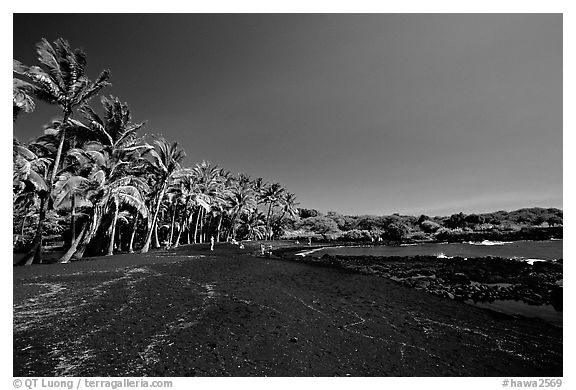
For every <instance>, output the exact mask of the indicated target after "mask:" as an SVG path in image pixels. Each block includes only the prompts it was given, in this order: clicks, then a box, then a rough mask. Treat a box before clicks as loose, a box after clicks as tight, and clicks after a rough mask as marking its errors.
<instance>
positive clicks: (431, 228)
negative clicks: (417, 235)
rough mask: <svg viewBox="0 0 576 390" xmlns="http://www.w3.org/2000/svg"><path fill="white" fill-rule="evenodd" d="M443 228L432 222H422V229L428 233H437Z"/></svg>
mask: <svg viewBox="0 0 576 390" xmlns="http://www.w3.org/2000/svg"><path fill="white" fill-rule="evenodd" d="M441 227H442V226H440V225H439V224H437V223H436V222H432V221H428V220H425V221H422V223H420V228H421V229H422V230H423V231H424V232H426V233H435V232H437V231H438V229H440V228H441Z"/></svg>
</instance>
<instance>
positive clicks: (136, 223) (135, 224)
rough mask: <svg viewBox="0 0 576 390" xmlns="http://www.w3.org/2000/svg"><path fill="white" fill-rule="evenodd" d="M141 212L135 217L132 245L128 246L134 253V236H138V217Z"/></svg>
mask: <svg viewBox="0 0 576 390" xmlns="http://www.w3.org/2000/svg"><path fill="white" fill-rule="evenodd" d="M139 216H140V213H139V212H137V213H136V217H135V218H134V229H133V230H132V234H131V235H130V245H129V246H128V252H130V253H134V246H133V245H134V237H135V236H136V230H137V229H138V217H139Z"/></svg>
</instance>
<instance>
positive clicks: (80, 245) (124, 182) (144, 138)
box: [13, 39, 298, 265]
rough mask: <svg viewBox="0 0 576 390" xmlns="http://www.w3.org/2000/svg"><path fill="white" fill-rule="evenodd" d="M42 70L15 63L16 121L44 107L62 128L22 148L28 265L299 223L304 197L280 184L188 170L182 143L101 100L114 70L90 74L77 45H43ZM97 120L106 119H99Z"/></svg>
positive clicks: (18, 171)
mask: <svg viewBox="0 0 576 390" xmlns="http://www.w3.org/2000/svg"><path fill="white" fill-rule="evenodd" d="M36 51H37V54H38V61H39V62H40V66H26V65H23V64H22V63H20V62H19V61H17V60H14V82H13V97H14V99H13V107H14V110H13V112H14V116H13V120H14V121H17V119H18V115H23V114H22V113H26V112H31V111H33V110H34V108H35V99H36V100H37V101H38V102H44V103H48V104H56V105H58V106H59V107H60V108H61V111H62V119H61V120H57V121H53V122H52V123H50V124H49V125H47V126H46V128H45V130H44V134H42V135H40V136H38V137H37V138H35V139H34V140H32V141H30V142H28V143H23V142H21V141H19V140H17V139H14V145H13V201H14V207H13V242H14V250H15V251H19V252H26V253H27V254H26V256H25V257H24V258H23V259H22V260H21V261H20V262H19V264H21V265H29V264H32V263H41V262H42V258H43V256H42V252H43V249H46V248H47V247H60V248H61V249H63V250H64V251H65V253H64V254H63V255H62V256H61V257H60V259H59V261H60V262H64V263H65V262H68V261H70V260H72V259H74V260H78V259H81V258H82V257H83V256H84V254H85V253H86V254H90V255H103V254H106V255H111V254H113V253H114V252H115V251H127V252H133V251H134V250H135V249H140V250H141V251H142V252H147V251H148V250H149V248H150V247H154V248H159V247H160V246H165V247H172V246H178V245H179V244H181V243H187V244H188V243H203V242H207V241H209V240H210V237H211V236H214V237H215V239H216V241H221V240H224V239H226V240H231V239H235V238H238V239H262V238H269V239H271V238H273V237H277V236H278V234H279V233H280V232H283V229H284V228H285V226H286V225H287V224H289V223H291V221H293V220H295V219H296V218H297V214H298V212H297V209H296V206H297V205H298V203H297V202H296V197H295V195H294V194H292V193H290V192H288V191H287V190H286V189H285V188H284V187H282V186H281V185H280V184H279V183H265V182H264V181H263V180H262V179H260V178H258V179H252V178H251V177H250V176H248V175H246V174H242V173H239V174H232V173H230V172H229V171H227V170H225V169H223V168H220V167H218V166H217V165H213V164H211V163H210V162H206V161H202V162H201V163H198V164H195V165H194V166H192V167H184V166H182V163H183V160H184V158H185V152H184V150H182V149H181V148H180V147H179V145H178V143H177V142H171V141H168V140H166V139H164V138H162V137H159V136H156V135H148V134H142V133H141V131H142V129H143V128H144V122H134V121H133V120H132V115H131V113H130V110H129V108H128V105H127V104H126V103H124V102H122V101H121V100H120V99H118V98H117V97H113V96H110V97H109V98H108V97H105V96H101V98H100V102H101V107H98V108H94V107H93V106H91V105H90V104H89V103H90V101H91V99H92V98H93V97H95V96H96V95H98V94H99V93H100V91H101V90H103V89H104V88H106V87H107V86H109V85H110V83H109V82H108V81H109V79H110V72H109V71H107V70H105V71H103V72H101V74H100V76H99V77H98V78H97V79H96V81H91V80H89V79H88V78H87V77H86V76H85V69H86V65H87V57H86V55H85V53H84V52H83V51H82V50H79V49H72V48H71V47H70V45H69V44H68V42H67V41H65V40H64V39H58V40H56V41H55V42H54V43H53V44H51V43H49V42H48V41H46V40H45V39H42V41H41V42H40V43H38V45H37V50H36ZM98 112H101V114H99V113H98Z"/></svg>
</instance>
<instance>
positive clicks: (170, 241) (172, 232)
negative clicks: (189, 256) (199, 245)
mask: <svg viewBox="0 0 576 390" xmlns="http://www.w3.org/2000/svg"><path fill="white" fill-rule="evenodd" d="M176 208H177V207H176V204H174V211H172V223H171V224H170V236H169V237H168V246H172V237H173V236H174V223H175V222H176Z"/></svg>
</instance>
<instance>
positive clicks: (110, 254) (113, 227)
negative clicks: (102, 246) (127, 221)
mask: <svg viewBox="0 0 576 390" xmlns="http://www.w3.org/2000/svg"><path fill="white" fill-rule="evenodd" d="M114 206H115V210H114V219H112V227H111V230H112V232H111V233H110V245H108V253H107V254H106V256H112V255H113V254H114V238H115V236H116V220H117V219H118V209H119V207H118V202H114Z"/></svg>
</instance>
